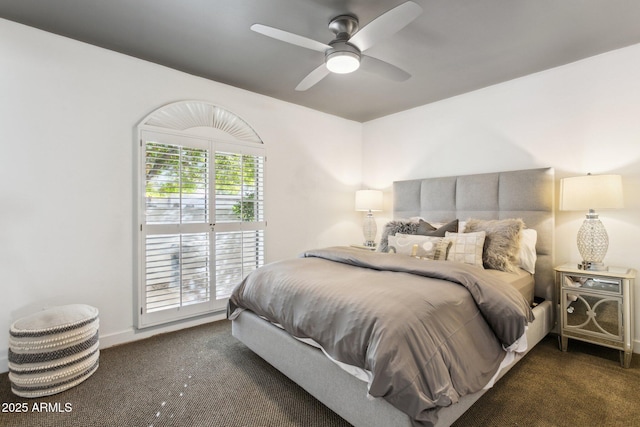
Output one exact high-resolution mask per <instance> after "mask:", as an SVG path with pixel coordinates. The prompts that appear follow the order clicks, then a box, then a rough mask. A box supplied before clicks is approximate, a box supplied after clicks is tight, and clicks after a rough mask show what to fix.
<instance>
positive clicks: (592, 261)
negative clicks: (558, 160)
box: [560, 174, 624, 271]
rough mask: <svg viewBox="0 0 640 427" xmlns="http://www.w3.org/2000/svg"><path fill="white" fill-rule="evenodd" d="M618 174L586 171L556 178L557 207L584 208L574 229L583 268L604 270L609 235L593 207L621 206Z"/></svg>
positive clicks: (620, 183) (620, 186)
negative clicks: (559, 178)
mask: <svg viewBox="0 0 640 427" xmlns="http://www.w3.org/2000/svg"><path fill="white" fill-rule="evenodd" d="M623 207H624V201H623V197H622V177H621V176H620V175H591V174H589V175H587V176H577V177H573V178H564V179H561V180H560V210H562V211H575V210H588V213H587V217H586V219H585V220H584V222H583V223H582V226H581V227H580V230H578V239H577V241H578V251H579V252H580V255H581V256H582V262H581V263H580V264H578V268H580V269H583V270H595V271H601V270H607V267H606V266H605V265H604V264H603V263H602V260H603V259H604V256H605V255H606V253H607V249H608V248H609V236H608V235H607V230H605V228H604V225H603V224H602V222H601V221H600V219H599V218H598V214H597V213H596V211H595V210H596V209H621V208H623Z"/></svg>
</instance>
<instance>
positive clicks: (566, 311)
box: [555, 264, 636, 368]
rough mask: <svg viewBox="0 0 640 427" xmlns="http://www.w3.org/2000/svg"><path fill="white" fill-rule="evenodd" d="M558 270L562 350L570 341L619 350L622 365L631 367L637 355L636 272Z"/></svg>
mask: <svg viewBox="0 0 640 427" xmlns="http://www.w3.org/2000/svg"><path fill="white" fill-rule="evenodd" d="M555 270H556V284H557V286H558V295H560V316H559V320H560V322H561V324H560V346H561V349H562V351H567V346H568V342H569V338H572V339H577V340H581V341H586V342H590V343H593V344H599V345H603V346H607V347H611V348H616V349H619V350H620V362H621V364H622V366H624V367H625V368H628V367H629V365H630V363H631V356H632V354H633V337H634V335H633V326H634V319H633V315H634V309H633V301H634V299H633V298H634V297H633V292H634V282H635V277H636V271H635V270H634V269H629V268H616V267H610V268H609V270H608V271H587V270H580V269H578V268H577V267H576V265H573V264H572V265H568V264H567V265H561V266H559V267H556V268H555Z"/></svg>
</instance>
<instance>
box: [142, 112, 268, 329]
mask: <svg viewBox="0 0 640 427" xmlns="http://www.w3.org/2000/svg"><path fill="white" fill-rule="evenodd" d="M195 104H196V105H199V106H202V104H201V103H195ZM191 105H192V106H193V103H192V104H191ZM204 107H209V110H213V111H216V110H215V109H218V107H215V106H210V105H208V104H204ZM218 110H221V109H218ZM184 111H185V110H184V109H179V110H178V114H176V113H175V111H174V115H173V118H172V120H173V121H169V123H171V124H172V126H175V125H173V123H174V122H175V116H179V115H180V114H182V115H184V114H185V113H184ZM221 111H222V112H223V113H226V114H227V115H229V117H232V118H234V119H236V120H240V119H238V118H237V116H232V115H230V114H231V113H229V112H227V111H226V110H221ZM207 113H209V114H208V117H210V116H211V114H210V113H211V111H208V112H207ZM189 114H193V108H191V109H190V111H189ZM166 116H167V114H166V112H165V115H164V116H163V117H161V120H156V121H155V122H154V121H153V120H147V123H149V122H152V123H154V125H149V124H146V125H144V126H141V127H140V173H139V180H140V185H139V188H140V191H139V193H140V203H139V211H140V212H139V215H138V216H139V218H140V239H139V240H138V251H137V252H138V254H139V259H138V272H139V282H140V283H139V285H138V293H137V294H138V301H137V305H138V306H139V307H138V313H139V317H138V326H139V327H146V326H151V325H156V324H160V323H164V322H169V321H173V320H177V319H182V318H186V317H191V316H196V315H200V314H204V313H210V312H214V311H218V310H223V309H224V308H225V306H226V303H227V299H228V297H229V295H230V294H231V291H232V290H233V288H234V287H235V286H236V285H237V284H238V283H239V282H240V281H241V280H242V279H243V278H244V277H245V276H246V275H247V274H249V273H250V272H251V271H253V270H255V269H256V268H258V267H260V266H262V265H263V264H264V231H265V226H266V221H265V213H264V175H265V173H264V170H265V155H264V148H263V146H262V142H261V141H259V143H256V142H255V141H248V142H247V141H245V140H243V139H240V140H238V139H239V138H237V137H236V138H229V137H228V135H223V136H226V138H223V136H221V135H220V133H219V132H218V133H212V132H209V131H203V129H202V126H196V129H195V130H192V131H190V132H189V131H186V132H185V131H184V130H182V131H181V132H175V130H174V131H171V132H168V131H167V129H166V128H163V127H162V126H158V124H159V123H160V124H162V123H166V122H167V119H166ZM227 122H228V120H227V121H223V123H227ZM211 123H213V122H211ZM242 123H244V122H241V124H242ZM234 126H236V127H237V123H234ZM205 129H207V127H205ZM214 129H218V130H219V129H220V128H219V127H214ZM249 129H250V128H249ZM243 132H247V129H243ZM206 134H211V135H213V136H211V135H209V136H207V135H206ZM203 135H205V136H203ZM243 135H244V134H243ZM249 135H251V136H252V134H251V133H249ZM253 135H255V133H254V134H253ZM256 136H257V135H256ZM234 139H235V140H234ZM245 139H246V138H245Z"/></svg>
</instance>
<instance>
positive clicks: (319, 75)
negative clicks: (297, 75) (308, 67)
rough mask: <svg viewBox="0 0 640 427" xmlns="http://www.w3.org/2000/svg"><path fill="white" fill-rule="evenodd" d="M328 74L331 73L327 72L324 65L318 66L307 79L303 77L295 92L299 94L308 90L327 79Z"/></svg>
mask: <svg viewBox="0 0 640 427" xmlns="http://www.w3.org/2000/svg"><path fill="white" fill-rule="evenodd" d="M329 73H331V71H329V69H328V68H327V66H326V65H325V64H322V65H320V66H319V67H318V68H316V69H315V70H313V71H312V72H310V73H309V74H307V77H305V78H304V79H302V81H301V82H300V83H298V86H296V90H297V91H300V92H301V91H305V90H307V89H309V88H310V87H311V86H313V85H315V84H316V83H318V82H319V81H320V80H322V79H324V78H325V77H327V75H328V74H329Z"/></svg>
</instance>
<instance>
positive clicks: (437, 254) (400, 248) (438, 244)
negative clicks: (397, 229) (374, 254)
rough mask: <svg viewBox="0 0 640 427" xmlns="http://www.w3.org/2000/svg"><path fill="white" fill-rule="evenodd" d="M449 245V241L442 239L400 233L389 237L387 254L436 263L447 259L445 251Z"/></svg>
mask: <svg viewBox="0 0 640 427" xmlns="http://www.w3.org/2000/svg"><path fill="white" fill-rule="evenodd" d="M450 244H451V241H449V240H446V239H445V238H443V237H432V236H420V235H415V234H401V233H397V234H396V235H395V236H389V252H391V253H397V254H401V255H409V256H415V257H418V258H427V259H433V260H437V261H444V260H445V259H447V249H448V247H449V245H450Z"/></svg>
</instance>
